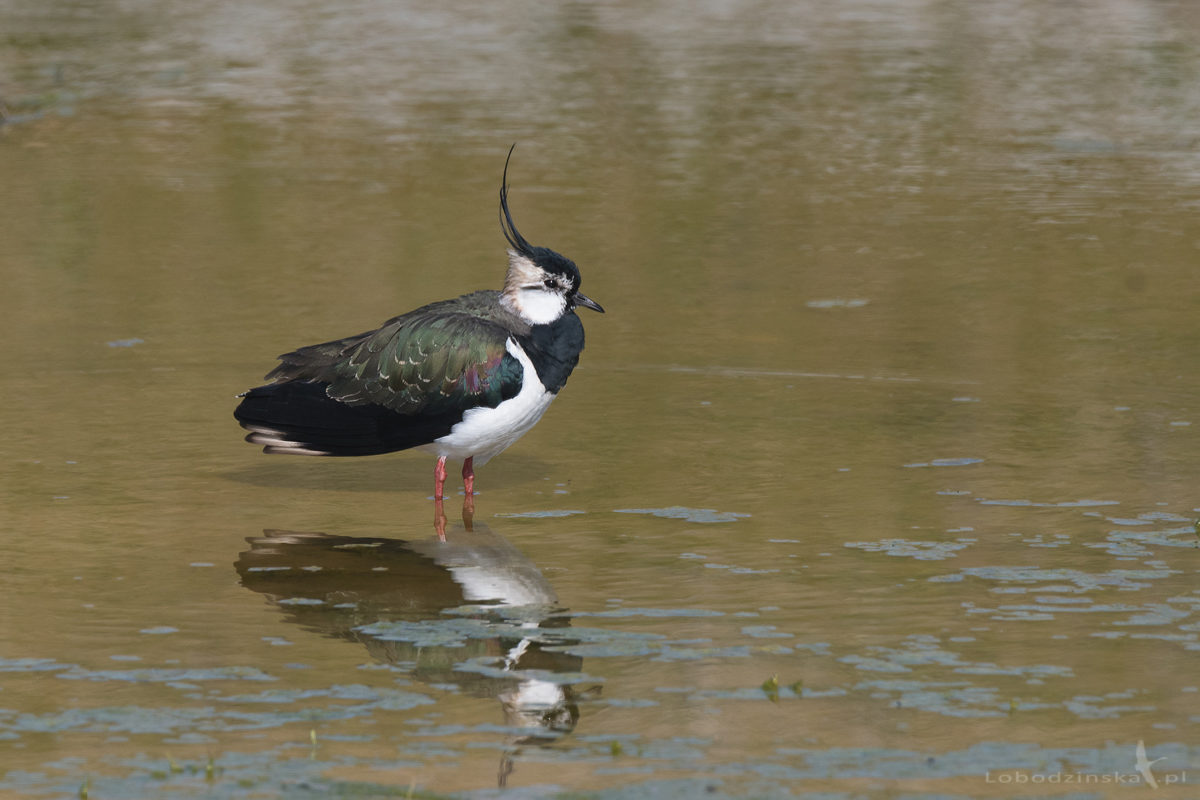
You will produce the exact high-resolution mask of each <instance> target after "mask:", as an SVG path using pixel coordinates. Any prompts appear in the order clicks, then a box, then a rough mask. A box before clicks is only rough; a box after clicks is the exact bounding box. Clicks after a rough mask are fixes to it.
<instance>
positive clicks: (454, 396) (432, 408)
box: [233, 145, 604, 502]
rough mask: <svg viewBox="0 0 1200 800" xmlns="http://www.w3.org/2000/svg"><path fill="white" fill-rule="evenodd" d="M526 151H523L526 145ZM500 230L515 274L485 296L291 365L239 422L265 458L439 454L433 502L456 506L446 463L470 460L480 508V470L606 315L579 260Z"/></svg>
mask: <svg viewBox="0 0 1200 800" xmlns="http://www.w3.org/2000/svg"><path fill="white" fill-rule="evenodd" d="M514 147H515V145H514ZM511 158H512V148H510V149H509V151H508V159H506V160H505V162H504V173H503V176H502V177H501V180H500V228H501V230H502V231H503V232H504V238H505V239H506V240H507V241H508V244H509V250H508V273H507V274H506V275H505V278H504V288H503V289H501V290H500V291H486V290H485V291H479V292H472V293H471V294H465V295H463V296H462V297H459V298H456V299H454V300H443V301H441V302H438V303H431V304H429V305H427V306H422V307H421V308H418V309H416V310H414V311H410V312H408V313H407V314H402V315H400V316H398V317H393V318H392V319H390V320H388V321H387V322H385V323H384V324H383V326H382V327H381V328H379V329H378V330H373V331H368V332H366V333H360V334H358V335H357V336H350V337H347V338H345V339H335V340H334V341H331V342H325V343H323V344H315V345H309V346H308V347H301V348H300V349H298V350H295V351H293V352H291V353H285V354H284V355H281V356H279V360H280V361H281V362H282V363H281V364H279V365H278V366H277V367H275V369H273V370H271V371H270V372H268V373H267V375H266V378H265V380H267V381H268V383H267V384H266V385H265V386H259V387H258V388H255V389H251V390H250V391H248V392H245V393H244V394H242V395H240V397H241V398H242V402H241V404H240V405H239V406H238V407H237V409H236V410H235V411H234V412H233V415H234V417H236V418H237V421H238V422H240V423H241V425H242V427H243V428H245V429H246V430H248V431H250V434H249V435H248V436H247V437H246V441H248V442H253V443H254V444H261V445H263V452H265V453H289V454H297V455H317V456H368V455H376V454H379V453H390V452H393V451H396V450H406V449H408V448H410V447H416V448H420V449H421V450H425V451H427V452H430V453H433V454H434V455H436V456H437V467H436V468H435V470H434V489H433V494H434V498H435V499H436V500H439V501H440V500H441V499H442V497H443V496H444V492H443V487H444V484H445V481H446V459H448V458H449V459H455V460H462V462H463V469H462V475H463V486H464V489H465V491H466V496H467V499H468V502H469V501H470V498H471V496H472V494H473V492H474V483H475V471H474V466H475V465H476V464H478V465H480V466H482V465H483V464H485V463H486V462H487V461H488V460H490V459H491V458H493V457H494V456H496V455H498V454H499V453H500V452H501V451H503V450H504V449H505V448H507V447H508V446H509V445H511V444H512V443H513V442H515V441H517V439H520V438H521V436H523V435H524V434H525V433H526V432H527V431H529V429H530V428H532V427H533V426H534V425H535V424H536V423H537V421H538V420H539V419H541V416H542V414H544V413H545V411H546V409H547V408H548V407H549V406H550V402H551V401H552V400H554V398H555V397H556V396H557V395H558V392H559V391H560V390H561V389H562V388H563V386H564V385H565V384H566V382H567V377H568V376H569V375H570V374H571V371H572V370H573V369H574V368H575V365H576V364H577V363H578V362H579V353H580V352H581V351H582V350H583V324H582V323H581V322H580V321H579V318H578V317H577V316H575V309H576V308H579V307H581V306H582V307H583V308H590V309H592V310H593V311H599V312H601V313H603V312H604V309H603V308H601V306H600V304H599V303H597V302H595V301H594V300H591V299H590V298H588V297H587V296H586V295H584V294H582V293H581V292H580V291H579V284H580V276H579V269H578V267H576V266H575V263H574V262H573V261H571V259H569V258H567V257H566V256H563V255H561V254H559V253H556V252H554V251H553V250H550V249H548V248H545V247H535V246H533V245H531V244H530V243H529V242H528V241H527V240H526V239H525V237H524V236H522V235H521V234H520V232H518V231H517V227H516V225H515V224H514V223H513V218H512V212H511V211H509V208H508V160H509V159H511Z"/></svg>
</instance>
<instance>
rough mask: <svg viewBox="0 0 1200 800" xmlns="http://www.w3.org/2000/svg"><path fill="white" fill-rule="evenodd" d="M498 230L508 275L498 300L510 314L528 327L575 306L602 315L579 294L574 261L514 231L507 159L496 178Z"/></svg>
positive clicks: (509, 152) (552, 317) (594, 302)
mask: <svg viewBox="0 0 1200 800" xmlns="http://www.w3.org/2000/svg"><path fill="white" fill-rule="evenodd" d="M513 147H516V145H513ZM508 158H509V159H511V158H512V148H509V150H508ZM500 229H501V230H502V231H504V238H505V239H507V240H508V244H509V249H508V274H507V275H505V277H504V290H503V291H502V292H501V294H500V297H501V302H502V303H504V304H505V305H506V306H507V307H508V309H509V310H510V311H512V312H513V313H514V314H516V315H517V316H519V317H521V319H523V320H525V321H526V322H528V323H529V324H530V325H548V324H550V323H551V322H554V321H555V320H557V319H558V318H559V317H561V316H562V315H563V314H565V313H567V312H568V311H570V310H572V309H574V308H575V307H577V306H583V307H584V308H590V309H592V310H593V311H599V312H600V313H601V314H603V313H604V309H603V308H602V307H601V306H600V304H599V303H597V302H596V301H595V300H592V299H591V298H589V297H587V296H586V295H584V294H583V293H582V292H580V291H579V284H580V283H581V281H582V278H580V276H579V268H578V267H576V266H575V262H574V261H572V260H571V259H569V258H567V257H566V256H564V255H562V254H561V253H556V252H554V251H553V250H551V249H550V248H548V247H535V246H533V245H531V244H530V243H529V242H528V241H526V239H525V237H524V236H522V235H521V234H520V232H519V231H518V230H517V226H516V225H515V224H514V223H513V218H512V212H511V211H509V209H508V159H505V161H504V176H503V177H502V178H501V179H500Z"/></svg>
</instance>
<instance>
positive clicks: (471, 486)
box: [463, 457, 475, 497]
mask: <svg viewBox="0 0 1200 800" xmlns="http://www.w3.org/2000/svg"><path fill="white" fill-rule="evenodd" d="M463 491H464V492H465V493H466V495H467V497H470V496H471V495H473V494H475V459H474V457H472V458H468V459H467V460H466V461H464V462H463Z"/></svg>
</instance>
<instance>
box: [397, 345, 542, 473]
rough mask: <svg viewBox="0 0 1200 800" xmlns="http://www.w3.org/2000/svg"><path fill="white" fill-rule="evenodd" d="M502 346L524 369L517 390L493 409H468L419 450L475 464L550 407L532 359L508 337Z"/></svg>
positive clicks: (523, 431)
mask: <svg viewBox="0 0 1200 800" xmlns="http://www.w3.org/2000/svg"><path fill="white" fill-rule="evenodd" d="M505 348H506V349H507V350H508V352H509V353H511V354H512V357H513V358H515V359H517V361H520V362H521V367H522V369H523V370H524V372H523V376H522V382H521V391H519V392H517V394H516V396H515V397H511V398H509V399H508V400H505V401H504V402H502V403H501V404H500V405H498V406H496V407H495V408H487V407H485V406H480V407H479V408H472V409H470V410H469V411H467V413H466V414H464V415H463V418H462V422H459V423H458V424H457V425H455V426H454V427H453V428H451V429H450V433H448V434H446V435H445V436H443V437H442V438H440V439H435V440H434V441H433V443H431V444H427V445H424V446H423V447H422V448H421V449H422V450H425V451H426V452H429V453H434V454H435V455H437V456H439V457H441V456H445V457H446V458H453V459H456V460H462V459H466V458H474V459H475V462H474V463H475V465H476V466H480V465H482V464H486V463H487V461H488V460H489V459H490V458H492V457H493V456H496V455H498V454H499V453H500V452H501V451H503V450H504V449H506V448H507V447H508V446H509V445H511V444H512V443H513V442H515V441H516V440H517V439H520V438H521V437H522V436H524V435H525V434H526V433H527V432H528V431H529V429H530V428H532V427H533V426H534V425H536V424H537V421H538V420H539V419H541V418H542V414H545V413H546V409H547V408H549V407H550V402H551V401H552V400H554V395H553V394H552V393H550V392H547V391H546V387H545V386H543V385H542V382H541V381H540V380H538V376H537V370H536V369H534V367H533V362H532V361H530V360H529V356H527V355H525V351H524V350H522V349H521V347H520V345H518V344H517V343H516V342H514V341H513V340H512V339H509V340H508V342H507V343H506V344H505Z"/></svg>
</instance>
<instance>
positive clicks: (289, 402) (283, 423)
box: [233, 381, 460, 456]
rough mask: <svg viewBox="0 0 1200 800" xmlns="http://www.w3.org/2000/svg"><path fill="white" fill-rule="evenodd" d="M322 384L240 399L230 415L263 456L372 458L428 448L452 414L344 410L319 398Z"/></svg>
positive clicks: (261, 391) (260, 391)
mask: <svg viewBox="0 0 1200 800" xmlns="http://www.w3.org/2000/svg"><path fill="white" fill-rule="evenodd" d="M325 386H326V384H324V383H316V382H311V381H292V382H288V383H272V384H268V385H267V386H259V387H258V388H257V389H251V390H250V391H248V392H246V393H245V394H244V395H242V402H241V405H239V406H238V407H237V408H236V409H235V410H234V412H233V416H234V417H235V418H236V419H237V421H238V422H240V423H241V425H242V427H243V428H245V429H246V430H248V431H250V435H249V436H247V437H246V441H247V442H252V443H254V444H261V445H263V452H264V453H286V454H292V455H308V456H372V455H378V454H379V453H390V452H393V451H395V450H405V449H407V448H409V447H417V446H418V445H422V444H429V443H430V442H432V441H433V440H434V439H437V438H438V437H441V436H445V435H446V434H447V433H449V432H450V428H451V427H453V426H454V424H455V423H456V422H458V421H459V419H460V417H459V415H458V414H440V415H436V416H421V415H412V416H406V415H403V414H397V413H396V412H394V411H391V410H389V409H387V408H384V407H382V406H377V405H361V406H349V405H346V404H345V403H342V402H340V401H337V400H333V399H331V398H330V397H329V395H327V394H326V393H325Z"/></svg>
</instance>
